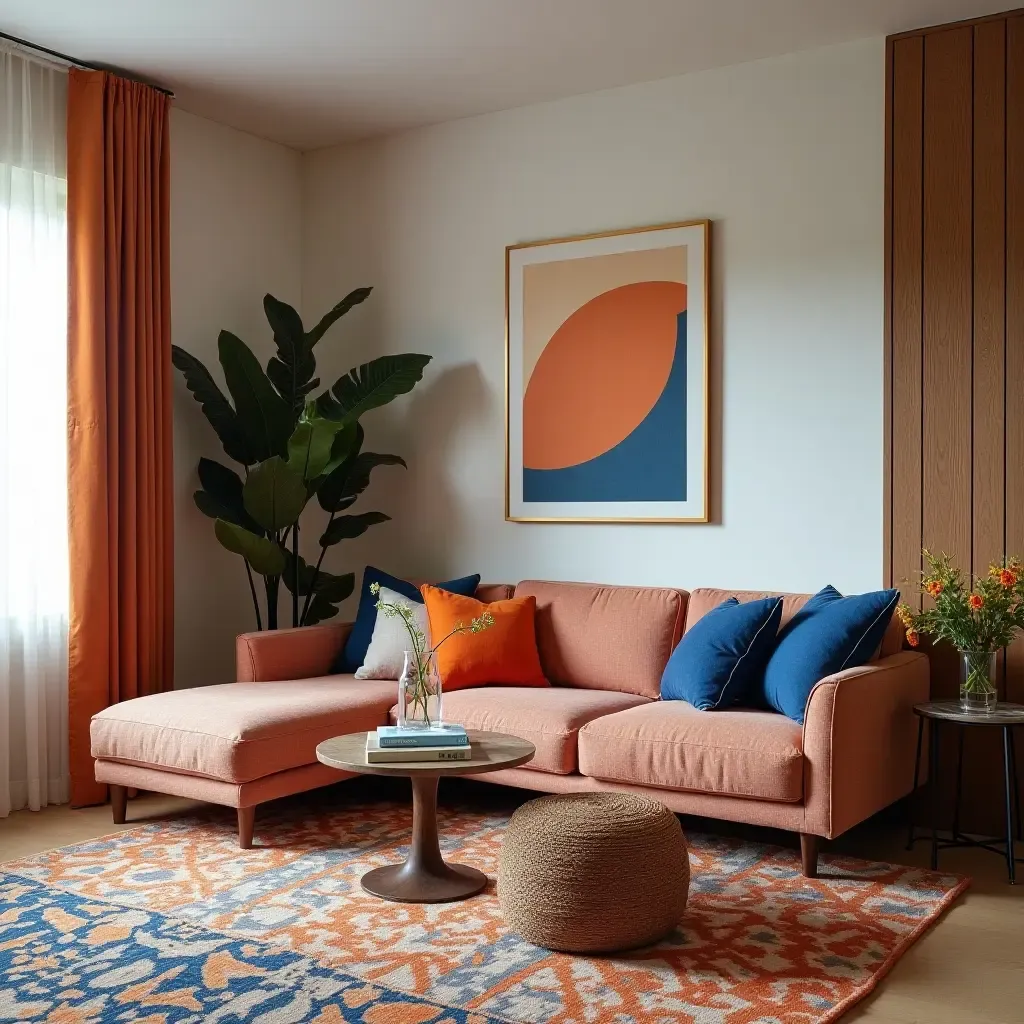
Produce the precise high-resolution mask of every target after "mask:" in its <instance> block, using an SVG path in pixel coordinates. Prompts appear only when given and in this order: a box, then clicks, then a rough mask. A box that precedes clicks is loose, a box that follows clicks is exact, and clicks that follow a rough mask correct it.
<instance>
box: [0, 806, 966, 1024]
mask: <svg viewBox="0 0 1024 1024" xmlns="http://www.w3.org/2000/svg"><path fill="white" fill-rule="evenodd" d="M506 820H507V818H506V816H505V815H502V814H489V815H481V814H480V813H479V812H474V811H467V810H455V811H442V820H441V828H442V846H443V848H444V853H445V856H446V857H448V858H449V859H451V860H455V861H459V862H462V863H466V864H471V865H473V866H475V867H477V868H479V869H480V870H482V871H485V872H486V873H487V874H488V875H489V876H490V877H491V879H492V884H491V885H490V886H489V887H488V888H487V890H486V891H485V892H484V893H482V894H481V895H480V896H478V897H475V898H473V899H471V900H467V901H464V902H462V903H454V904H439V905H413V904H401V903H388V902H385V901H382V900H379V899H376V898H375V897H372V896H369V895H367V894H366V893H364V892H363V891H362V889H361V888H360V886H359V878H360V876H361V875H362V874H363V873H364V872H365V871H368V870H369V869H371V868H374V867H379V866H381V865H383V864H388V863H394V862H396V861H398V860H400V859H401V858H402V857H403V856H404V853H405V848H404V844H405V843H406V842H407V838H408V830H409V824H410V822H409V808H408V806H406V805H403V804H400V803H372V804H365V805H347V806H339V807H338V808H337V809H335V810H325V809H322V808H321V809H312V810H309V809H307V810H303V809H301V808H296V809H295V810H294V812H293V813H290V814H288V815H283V816H282V817H280V818H278V819H276V820H270V821H263V820H260V821H259V822H258V827H257V836H258V841H259V843H260V845H259V846H257V847H256V848H254V849H253V850H251V851H240V850H239V849H238V848H237V846H236V844H235V837H234V831H233V824H234V821H233V815H232V816H231V817H228V815H227V814H225V813H224V812H221V811H218V810H211V811H210V812H209V813H205V812H204V813H202V814H199V815H196V816H192V817H184V818H179V819H175V820H170V821H167V822H163V823H159V824H153V825H147V826H143V827H140V828H137V829H133V830H131V831H128V832H123V833H120V834H117V835H113V836H109V837H107V838H104V839H101V840H98V841H95V842H90V843H85V844H82V845H79V846H74V847H66V848H64V849H61V850H54V851H51V852H49V853H46V854H42V855H39V856H37V857H34V858H29V859H26V860H22V861H18V862H14V863H12V864H8V865H5V866H4V868H3V871H4V873H3V874H2V875H0V1019H15V1020H26V1021H54V1022H58V1024H86V1022H106V1021H143V1022H145V1024H172V1022H173V1024H179V1022H184V1021H188V1022H197V1024H198V1022H203V1021H224V1022H226V1024H234V1022H237V1021H245V1022H257V1021H258V1022H260V1024H293V1022H300V1021H315V1022H317V1024H328V1022H340V1021H358V1022H360V1024H428V1022H429V1024H493V1022H512V1024H683V1022H697V1021H699V1022H701V1024H703V1022H714V1024H779V1022H786V1024H788V1022H800V1024H822V1022H826V1021H832V1020H835V1019H836V1018H837V1017H838V1016H840V1015H841V1014H842V1012H844V1010H846V1009H848V1008H849V1007H850V1006H852V1005H853V1004H854V1003H855V1002H857V1001H858V1000H859V999H861V998H863V997H864V996H865V995H866V994H867V993H868V992H869V991H870V990H871V989H872V988H873V987H874V985H875V984H876V983H877V981H878V979H879V978H880V977H881V976H882V975H883V974H884V973H885V971H887V970H888V969H889V967H891V966H892V964H893V963H894V962H895V961H896V960H897V959H898V958H899V956H900V955H901V954H902V953H903V952H905V950H906V949H907V948H908V947H909V945H910V944H911V943H912V942H913V941H914V939H916V938H917V937H918V936H919V935H920V934H921V933H922V932H923V931H924V930H925V929H926V928H927V927H928V926H929V925H930V924H932V923H933V922H934V921H935V920H936V919H937V917H938V916H939V915H940V914H941V912H942V911H943V909H944V908H945V907H947V906H948V905H949V904H950V903H951V902H952V901H953V900H954V899H956V897H957V896H958V895H959V894H960V893H961V892H963V890H964V889H965V888H966V886H967V881H966V880H964V879H961V878H958V877H956V876H953V875H946V874H939V873H933V872H929V871H924V870H921V869H918V868H910V867H904V866H898V865H892V864H883V863H875V862H868V861H863V860H854V859H849V858H843V857H836V856H829V855H826V856H825V857H824V858H823V864H822V877H821V878H819V879H816V880H809V879H805V878H803V877H802V876H801V875H800V871H799V858H798V856H797V855H796V853H795V852H793V851H790V850H784V849H780V848H778V847H772V846H764V845H757V844H753V843H749V842H744V841H741V840H738V839H723V838H717V837H714V836H710V835H702V834H688V836H687V839H688V842H689V846H690V861H691V871H692V876H693V877H692V882H691V887H690V899H689V904H688V908H687V912H686V916H685V918H684V920H683V922H682V923H681V925H680V927H679V928H678V929H677V930H676V931H675V932H674V933H673V934H671V935H670V936H669V937H668V938H667V939H666V940H665V941H663V942H662V943H660V944H659V945H657V946H655V947H652V948H650V949H646V950H640V951H637V952H632V953H628V954H623V955H620V956H611V957H574V956H568V955H565V954H558V953H551V952H549V951H547V950H543V949H538V948H537V947H535V946H531V945H529V944H528V943H526V942H524V941H523V940H521V939H520V938H518V936H516V935H515V934H514V933H512V932H510V931H509V930H508V929H507V928H506V927H505V925H504V922H503V921H502V917H501V913H500V909H499V906H498V901H497V895H496V893H495V889H494V884H493V878H494V876H495V874H496V871H497V864H498V855H499V851H500V846H501V836H502V832H503V829H504V825H505V821H506Z"/></svg>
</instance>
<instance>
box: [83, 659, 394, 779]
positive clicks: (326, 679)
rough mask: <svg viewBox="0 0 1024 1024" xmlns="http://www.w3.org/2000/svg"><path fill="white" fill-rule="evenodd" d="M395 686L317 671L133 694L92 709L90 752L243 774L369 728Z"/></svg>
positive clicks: (382, 716)
mask: <svg viewBox="0 0 1024 1024" xmlns="http://www.w3.org/2000/svg"><path fill="white" fill-rule="evenodd" d="M395 692H396V691H395V683H393V682H388V681H386V680H372V679H367V680H356V679H353V678H352V677H351V676H322V677H320V678H318V679H299V680H294V681H285V682H273V683H267V682H259V683H222V684H220V685H218V686H197V687H196V688H195V689H190V690H172V691H171V692H169V693H156V694H152V695H151V696H148V697H137V698H135V699H134V700H126V701H122V702H121V703H120V704H114V705H113V706H112V707H109V708H106V709H105V710H103V711H101V712H100V713H99V714H97V715H94V716H93V720H92V730H91V731H92V756H93V757H98V758H105V759H109V760H113V761H125V762H128V763H130V764H139V765H146V766H154V767H160V768H164V769H167V770H170V771H179V772H184V773H187V774H190V775H203V776H207V777H209V778H212V779H220V780H222V781H224V782H235V783H242V782H251V781H252V780H253V779H259V778H262V777H263V776H265V775H272V774H274V773H275V772H280V771H285V770H286V769H288V768H297V767H300V766H302V765H307V764H314V763H315V762H316V745H317V744H318V743H320V742H321V741H322V740H326V739H329V738H330V737H331V736H338V735H340V734H341V733H346V732H358V731H360V730H363V729H376V728H377V726H378V725H382V724H384V723H385V722H387V716H388V710H389V709H390V708H391V706H392V705H393V704H394V703H395Z"/></svg>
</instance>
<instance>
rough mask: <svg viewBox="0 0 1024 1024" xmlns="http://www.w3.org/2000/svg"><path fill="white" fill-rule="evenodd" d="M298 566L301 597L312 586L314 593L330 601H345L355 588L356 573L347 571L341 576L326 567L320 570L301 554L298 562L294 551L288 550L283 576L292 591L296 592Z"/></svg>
mask: <svg viewBox="0 0 1024 1024" xmlns="http://www.w3.org/2000/svg"><path fill="white" fill-rule="evenodd" d="M296 567H297V568H298V588H299V589H298V594H299V596H300V597H305V596H306V595H307V594H308V593H309V592H310V589H311V588H312V590H313V593H314V594H318V595H320V596H321V597H324V598H325V599H326V600H328V601H333V602H338V601H344V600H345V598H346V597H348V596H349V595H350V594H351V593H352V591H353V590H354V589H355V574H354V573H351V572H347V573H344V574H343V575H341V576H335V575H334V574H333V573H330V572H327V570H326V569H319V570H318V569H317V568H316V567H315V566H312V565H310V564H309V563H308V562H307V561H306V560H305V559H304V558H303V557H302V556H301V555H300V556H299V558H298V563H297V564H296V560H295V558H294V556H293V555H292V553H291V552H290V551H286V552H285V570H284V574H283V576H282V577H281V578H282V579H283V580H284V585H285V586H286V587H287V588H288V589H289V590H290V591H291V592H292V593H295V592H296V591H295V587H296V580H295V576H296Z"/></svg>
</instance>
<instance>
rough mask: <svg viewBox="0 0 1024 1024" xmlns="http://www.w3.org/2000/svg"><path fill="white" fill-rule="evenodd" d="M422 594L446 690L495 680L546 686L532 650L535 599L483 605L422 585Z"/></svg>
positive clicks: (468, 598)
mask: <svg viewBox="0 0 1024 1024" xmlns="http://www.w3.org/2000/svg"><path fill="white" fill-rule="evenodd" d="M422 594H423V600H424V602H425V603H426V606H427V619H428V621H429V623H430V642H431V644H433V647H434V651H435V652H436V654H435V658H436V660H437V671H438V673H439V674H440V676H441V682H442V683H443V685H444V689H445V691H446V692H448V691H451V690H464V689H466V688H467V687H470V686H487V685H495V684H498V683H503V684H505V685H506V686H548V685H549V684H548V681H547V679H545V678H544V673H543V671H542V670H541V667H540V658H539V657H538V655H537V630H536V623H535V620H536V617H537V603H536V601H535V600H534V599H533V598H532V597H523V598H509V599H508V600H507V601H491V602H489V603H487V604H485V603H484V602H483V601H478V600H477V599H476V598H475V597H462V596H461V595H459V594H449V593H448V592H447V591H444V590H441V589H440V588H439V587H431V586H428V585H424V586H423V588H422ZM467 627H469V628H468V630H467ZM477 627H480V628H477Z"/></svg>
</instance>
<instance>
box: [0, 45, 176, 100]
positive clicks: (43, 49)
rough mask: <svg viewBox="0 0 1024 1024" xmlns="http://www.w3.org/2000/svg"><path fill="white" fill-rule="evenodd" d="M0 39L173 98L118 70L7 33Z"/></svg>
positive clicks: (148, 83)
mask: <svg viewBox="0 0 1024 1024" xmlns="http://www.w3.org/2000/svg"><path fill="white" fill-rule="evenodd" d="M0 39H7V40H8V41H10V42H12V43H17V44H18V46H24V47H25V48H26V49H28V50H35V51H36V52H37V53H45V54H46V55H47V56H48V57H56V58H57V59H58V60H62V61H64V63H65V64H73V65H74V66H75V67H76V68H85V69H86V70H88V71H109V72H111V74H116V75H120V76H121V77H122V78H130V79H131V80H132V81H133V82H141V83H142V84H143V85H148V86H149V87H150V88H151V89H156V91H157V92H162V93H163V94H164V95H165V96H170V97H171V98H172V99H173V98H174V93H173V92H171V90H170V89H165V88H164V87H163V86H162V85H157V84H156V83H155V82H147V81H146V80H145V79H144V78H140V77H139V76H138V75H133V74H130V73H128V72H125V71H122V70H121V69H120V68H115V67H111V66H109V65H103V64H90V63H89V62H88V61H87V60H79V59H78V58H77V57H69V56H68V55H67V54H66V53H61V52H60V51H58V50H51V49H50V48H49V47H48V46H40V45H39V44H38V43H30V42H29V41H28V40H27V39H19V38H18V37H17V36H12V35H10V34H9V33H7V32H0Z"/></svg>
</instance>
